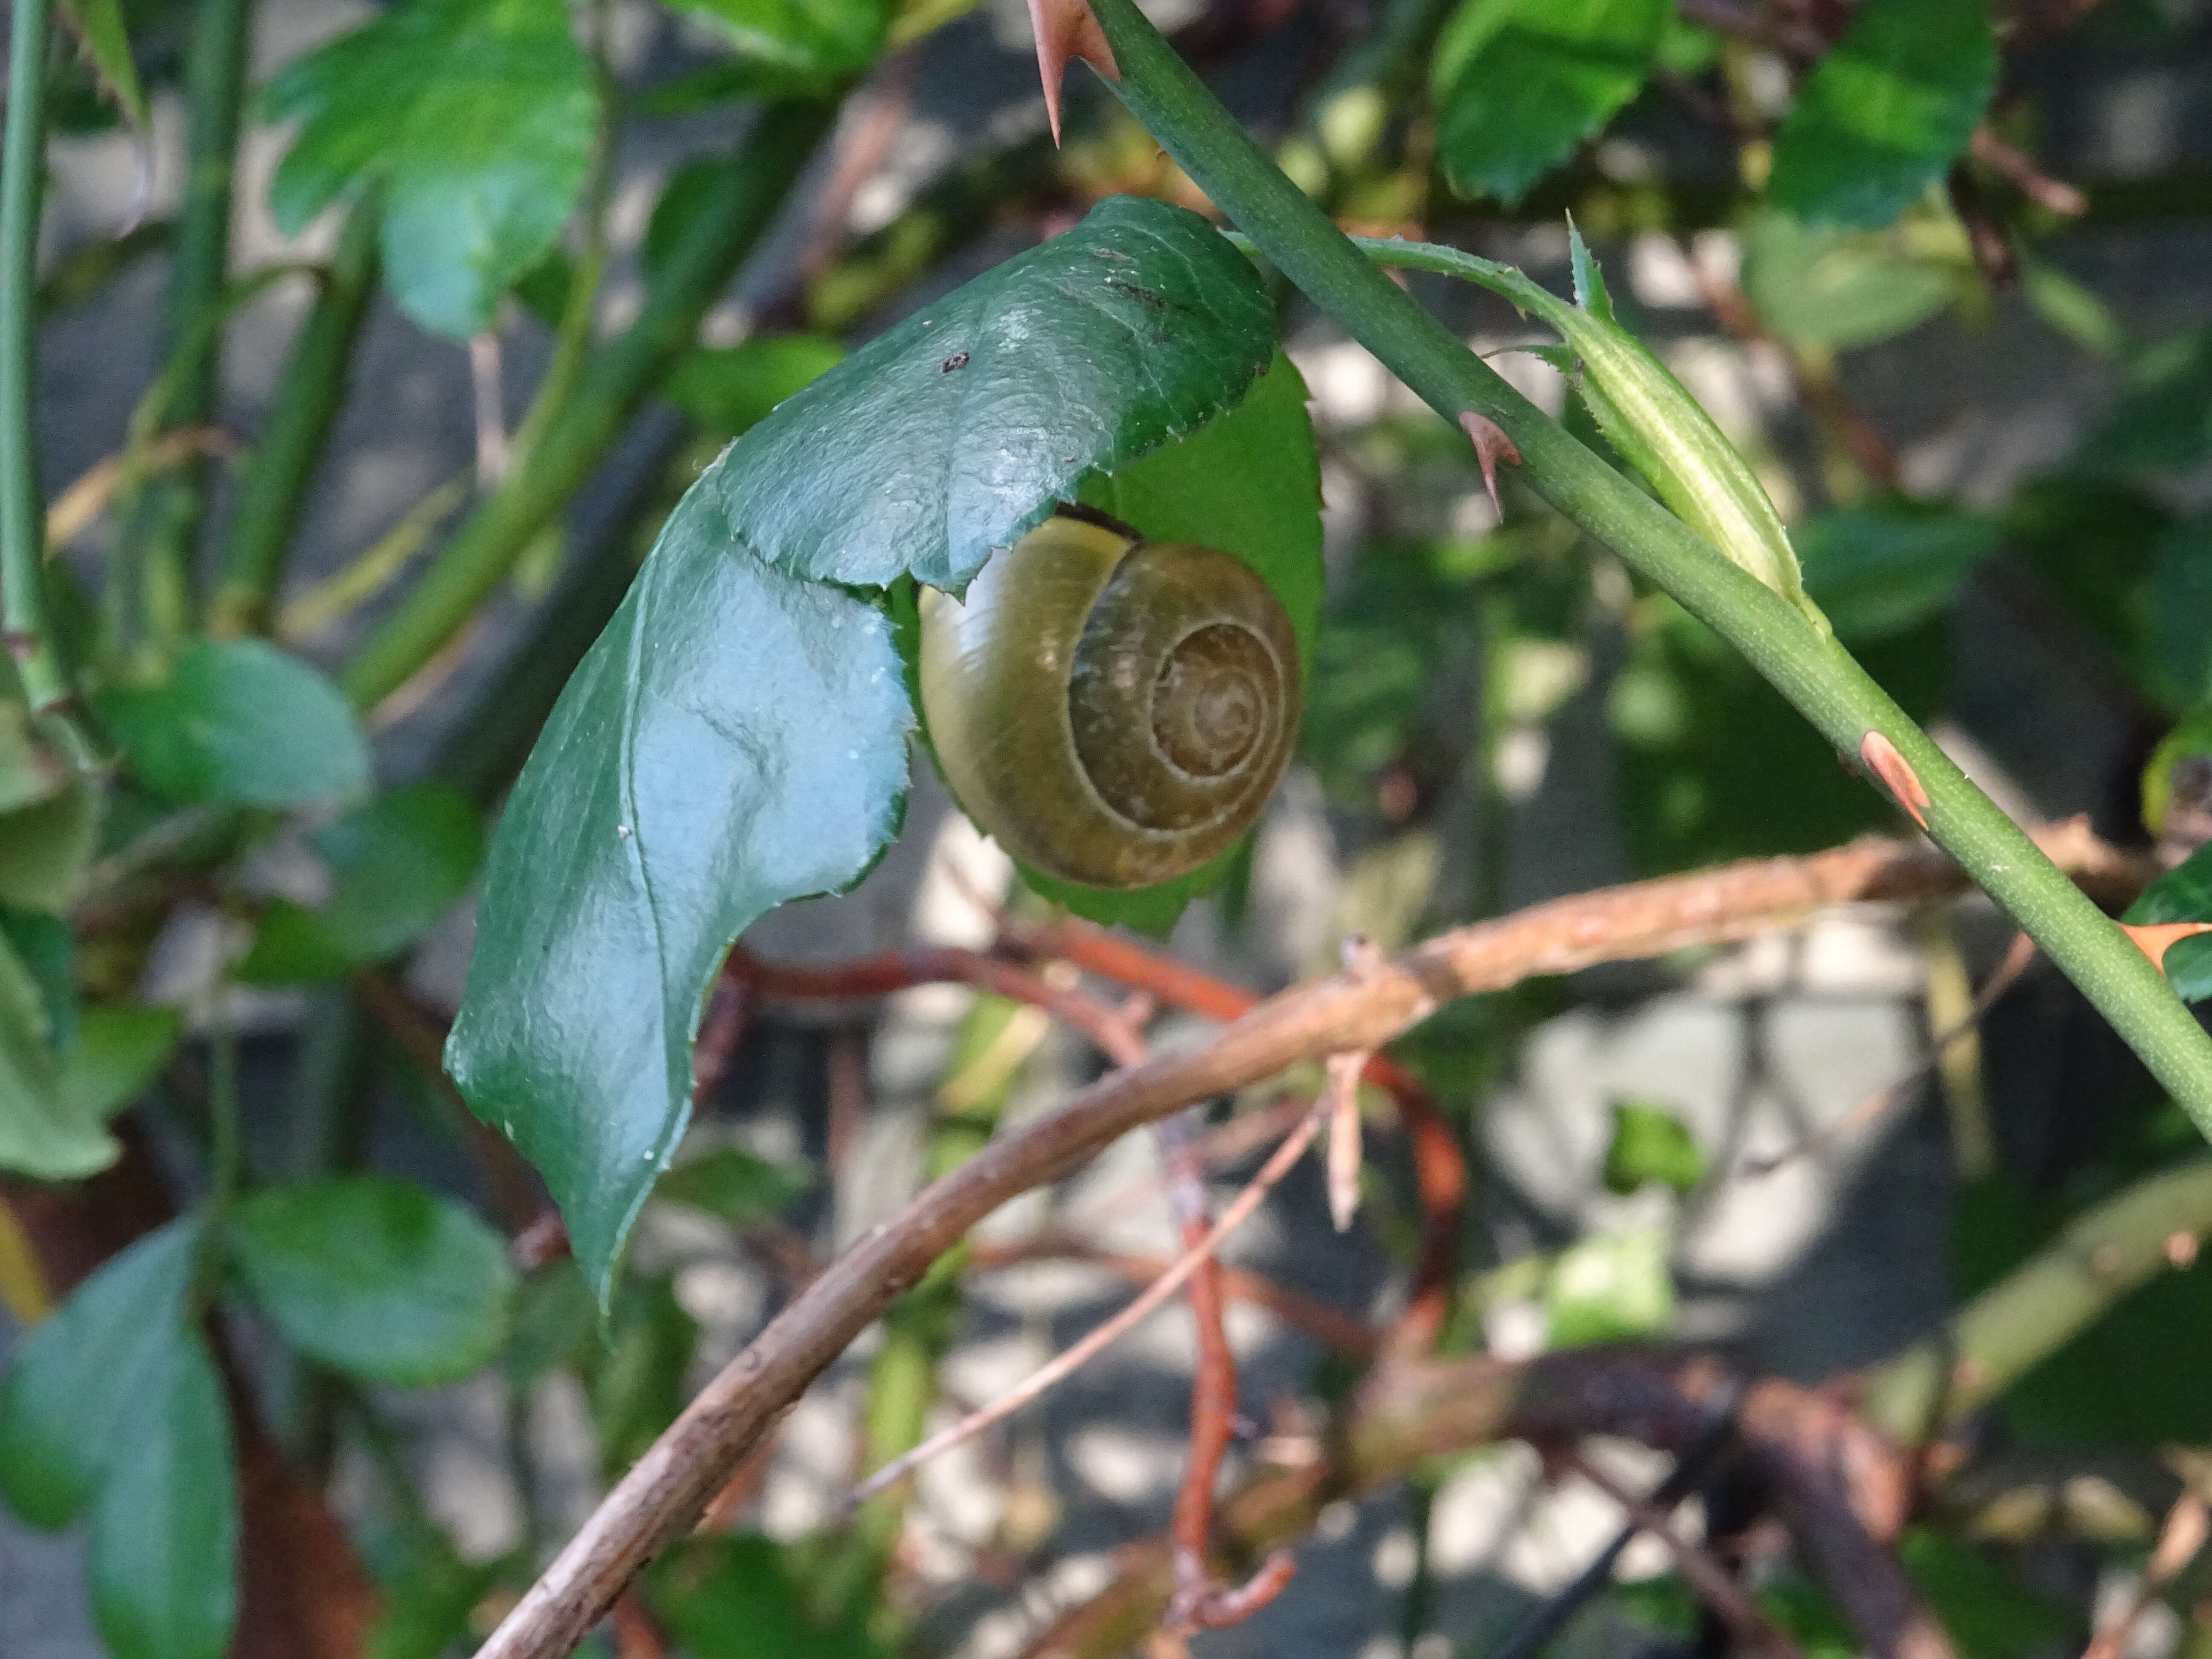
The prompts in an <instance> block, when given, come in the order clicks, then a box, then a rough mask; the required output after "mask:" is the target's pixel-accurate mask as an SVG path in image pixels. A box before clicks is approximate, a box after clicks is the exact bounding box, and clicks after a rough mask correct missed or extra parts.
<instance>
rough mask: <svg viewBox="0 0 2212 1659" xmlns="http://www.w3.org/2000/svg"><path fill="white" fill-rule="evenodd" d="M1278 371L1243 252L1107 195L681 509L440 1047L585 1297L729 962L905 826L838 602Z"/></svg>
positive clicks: (865, 366)
mask: <svg viewBox="0 0 2212 1659" xmlns="http://www.w3.org/2000/svg"><path fill="white" fill-rule="evenodd" d="M1271 356H1273V310H1272V308H1271V307H1270V306H1269V305H1268V303H1267V298H1266V295H1265V294H1264V292H1263V291H1262V289H1261V287H1260V283H1259V280H1258V278H1257V276H1255V274H1254V272H1253V270H1252V268H1251V265H1250V264H1249V262H1248V261H1246V260H1245V259H1244V258H1243V256H1241V255H1239V254H1238V253H1237V252H1235V251H1234V250H1233V249H1232V248H1231V247H1230V246H1229V245H1228V244H1227V243H1226V242H1225V241H1224V240H1222V239H1221V238H1220V236H1219V235H1218V234H1216V233H1215V232H1214V230H1213V229H1212V227H1210V226H1208V225H1207V224H1206V222H1205V221H1203V220H1202V219H1200V218H1199V217H1198V216H1195V215H1194V214H1190V213H1188V212H1185V211H1184V210H1182V209H1179V208H1173V207H1170V206H1167V205H1165V204H1161V203H1158V202H1152V201H1146V200H1139V199H1137V198H1134V197H1113V198H1111V199H1109V200H1108V201H1107V202H1105V203H1103V204H1101V205H1100V206H1099V207H1097V209H1096V210H1093V212H1092V213H1091V216H1090V217H1089V218H1087V219H1086V220H1085V221H1084V222H1083V223H1082V224H1081V225H1080V226H1079V227H1077V228H1075V229H1074V230H1073V231H1070V232H1068V233H1067V234H1065V235H1063V236H1060V237H1058V238H1055V239H1054V240H1052V241H1050V242H1048V243H1047V244H1045V245H1044V246H1042V247H1039V248H1036V249H1034V250H1032V251H1030V252H1028V253H1024V254H1022V255H1019V256H1018V257H1016V258H1013V259H1011V260H1008V261H1007V262H1006V264H1003V265H1001V266H1000V267H998V268H997V269H996V270H993V271H990V272H987V273H986V274H985V275H984V276H980V277H978V278H976V279H975V281H973V282H970V283H968V284H967V285H966V286H965V287H963V288H962V289H957V290H956V291H955V292H953V293H952V294H951V295H947V296H946V297H945V299H943V300H941V301H938V302H937V303H936V304H935V305H933V306H932V307H929V308H927V310H926V311H925V312H924V313H921V315H919V316H916V317H914V318H910V319H908V320H907V321H906V322H904V323H902V324H901V325H899V326H898V327H896V328H894V329H892V330H891V331H889V332H888V333H886V334H884V335H883V336H880V337H878V338H877V339H876V340H875V341H873V342H872V343H870V344H869V345H868V346H867V347H866V348H864V349H862V350H860V351H859V352H857V353H855V354H854V356H851V357H848V358H847V359H846V360H845V361H844V362H842V363H841V364H840V365H839V366H838V367H837V368H835V369H833V370H831V371H830V372H829V373H828V374H824V375H823V377H822V378H821V379H819V380H816V381H815V382H814V383H813V384H811V386H808V387H807V388H806V389H805V391H803V392H799V394H798V395H797V396H795V397H793V398H790V399H789V400H788V401H787V402H785V403H784V404H781V406H779V407H778V408H777V409H776V410H775V412H774V413H773V414H772V415H770V416H769V417H768V418H767V419H766V420H764V421H763V422H761V423H760V425H759V426H757V428H754V430H753V431H752V432H751V433H750V434H749V435H747V436H746V437H745V438H744V440H742V441H740V442H739V443H738V444H737V445H736V446H734V447H732V449H731V450H730V451H729V452H728V453H726V454H725V455H724V456H723V457H722V459H720V461H718V462H717V463H716V464H715V465H714V467H712V468H710V469H709V470H708V471H707V473H706V474H704V475H703V476H702V477H701V479H700V480H699V483H697V484H696V486H695V487H694V488H693V489H691V490H690V492H689V493H688V494H687V495H686V496H685V497H684V501H683V502H682V503H681V504H679V506H678V508H677V511H676V512H675V513H674V514H673V515H672V516H671V518H670V520H669V522H668V524H667V526H665V528H664V529H663V531H662V532H661V536H660V540H659V544H657V545H656V547H655V549H654V550H653V554H652V556H650V557H649V558H648V559H647V562H646V566H645V568H644V569H643V570H642V571H641V573H640V574H639V577H638V579H637V580H636V581H635V583H634V584H633V585H632V586H631V588H630V591H629V595H628V596H627V598H625V599H624V600H623V605H622V608H621V610H620V611H617V614H616V616H615V618H614V620H613V621H612V622H611V623H610V624H609V625H608V627H607V629H606V631H605V633H604V634H603V635H601V636H600V638H599V641H598V643H597V644H595V645H594V646H593V647H592V651H591V653H589V655H587V656H586V659H585V660H584V663H583V665H581V666H580V668H579V669H578V670H577V671H576V674H575V676H574V678H572V679H571V680H570V682H569V684H568V689H567V690H566V691H564V692H563V693H562V698H561V701H560V703H559V705H558V706H557V707H556V709H555V710H554V713H553V716H552V718H551V720H550V721H549V722H548V723H547V726H546V728H545V731H544V735H543V736H542V737H541V738H539V740H538V746H537V748H536V750H534V751H533V753H532V756H531V758H530V761H529V763H528V764H527V765H526V767H525V768H524V769H523V774H522V777H521V779H520V781H519V782H518V784H517V785H516V787H515V792H514V794H513V797H512V799H510V800H509V802H508V805H507V811H506V813H505V815H504V816H503V817H502V819H501V823H500V827H499V830H498V833H497V835H496V836H495V839H494V842H493V846H492V851H491V856H490V860H489V866H488V868H487V871H486V874H485V879H484V892H483V905H482V909H481V913H480V915H481V921H480V927H479V932H478V935H477V951H476V957H475V960H474V961H473V963H471V968H470V974H469V986H468V994H467V996H466V998H465V1001H464V1003H463V1006H462V1008H461V1012H460V1015H459V1018H458V1019H457V1020H456V1022H455V1024H454V1028H453V1036H452V1038H451V1039H450V1041H449V1042H448V1044H447V1064H448V1066H450V1067H451V1069H452V1071H453V1076H454V1079H455V1080H456V1081H457V1082H459V1085H460V1086H461V1088H462V1091H463V1092H464V1093H465V1095H466V1096H467V1097H468V1099H469V1101H470V1103H471V1106H472V1107H473V1108H474V1109H475V1110H476V1111H477V1114H478V1115H480V1116H482V1117H483V1119H484V1120H485V1121H487V1122H489V1123H492V1124H495V1125H496V1126H497V1127H500V1128H501V1131H502V1132H503V1133H506V1134H507V1135H508V1137H509V1138H510V1139H513V1141H514V1143H515V1144H516V1145H517V1146H519V1147H520V1149H521V1150H522V1152H523V1153H524V1155H525V1156H526V1157H527V1158H529V1159H530V1160H531V1162H532V1164H535V1165H536V1166H537V1167H538V1170H539V1172H540V1173H541V1174H542V1175H543V1176H544V1177H545V1180H546V1183H547V1185H548V1187H549V1188H550V1190H551V1192H552V1193H553V1195H554V1197H555V1199H556V1201H557V1202H558V1203H559V1204H560V1206H561V1210H562V1214H563V1216H564V1217H565V1218H567V1220H568V1229H569V1235H570V1237H571V1239H572V1240H573V1241H574V1244H575V1248H576V1252H577V1255H578V1258H579V1260H580V1261H581V1262H582V1263H583V1264H584V1266H585V1267H586V1272H587V1273H589V1274H590V1276H591V1278H592V1280H593V1282H594V1285H595V1288H596V1289H597V1290H598V1291H599V1295H600V1297H601V1298H602V1301H603V1302H604V1300H605V1297H607V1295H608V1294H609V1291H610V1288H611V1283H612V1277H613V1271H614V1263H615V1260H616V1257H617V1255H618V1254H619V1252H620V1250H621V1248H622V1243H623V1238H624V1237H625V1236H626V1235H627V1234H628V1232H629V1226H630V1224H631V1222H632V1220H633V1219H634V1218H635V1216H636V1213H637V1211H638V1207H639V1206H641V1204H642V1203H643V1202H644V1201H645V1199H646V1196H647V1194H648V1193H649V1192H650V1191H651V1189H652V1186H653V1179H654V1177H655V1176H657V1175H658V1174H659V1171H660V1170H661V1169H662V1168H663V1167H664V1165H665V1164H666V1162H667V1160H668V1158H669V1157H670V1155H671V1153H672V1152H673V1151H674V1149H675V1147H676V1146H677V1144H678V1141H679V1140H680V1139H681V1138H682V1135H683V1132H684V1125H685V1123H686V1121H688V1118H689V1115H690V1087H691V1066H690V1048H691V1039H692V1035H693V1033H694V1031H695V1030H696V1026H697V1024H698V1019H699V1013H700V1006H701V999H702V996H703V994H704V993H705V991H706V988H707V987H708V983H709V981H711V979H712V977H713V975H714V972H715V971H716V969H718V968H719V966H720V962H721V959H722V957H723V955H724V954H725V952H726V950H727V947H728V945H729V942H730V940H731V939H733V938H734V937H735V936H736V935H737V933H738V932H739V931H741V930H742V929H743V928H744V927H745V926H747V925H748V924H749V923H750V922H751V921H753V920H754V919H755V918H757V917H758V916H759V915H763V913H764V912H766V911H767V910H769V909H770V908H773V907H774V906H775V905H777V904H780V903H781V902H784V901H785V900H787V899H790V898H796V897H800V896H805V895H808V894H813V893H820V892H829V891H836V890H841V889H842V888H843V887H845V886H847V885H848V884H850V883H852V882H853V881H854V880H855V879H857V878H859V877H860V875H861V874H862V873H863V872H866V869H867V868H868V866H870V864H871V863H872V861H873V860H874V859H875V857H876V855H877V854H878V852H879V851H880V850H881V848H883V847H884V844H885V842H887V841H888V840H889V839H890V836H891V835H892V833H893V832H894V831H895V829H896V826H897V823H898V819H899V815H900V812H901V811H902V804H903V800H904V794H905V786H906V755H905V737H906V733H907V732H908V730H909V729H910V728H911V726H912V724H913V714H912V711H911V708H909V706H908V698H907V693H906V685H905V677H904V673H903V670H902V663H901V661H900V659H899V657H898V654H897V652H896V649H895V647H894V645H893V642H892V637H891V624H890V619H889V617H887V616H886V615H885V614H884V611H883V610H882V609H880V608H878V606H876V605H872V604H870V603H868V602H867V601H866V600H865V599H861V598H859V597H856V596H854V594H852V593H850V592H847V591H845V589H844V587H843V586H829V584H832V583H835V584H841V585H842V584H851V585H857V586H883V585H884V584H886V583H889V582H890V581H891V580H894V579H896V578H897V577H899V576H901V575H902V574H906V573H909V572H910V573H911V574H915V575H916V576H918V577H921V579H923V580H927V581H930V582H931V583H933V584H934V585H941V586H948V587H952V588H956V589H957V588H959V587H963V586H964V585H965V584H966V582H967V580H969V577H971V576H972V575H973V574H975V570H976V569H978V568H981V564H982V562H983V561H984V560H985V559H986V558H987V557H988V556H990V553H991V551H992V550H993V549H994V548H996V547H1001V546H1006V545H1008V544H1011V543H1012V541H1013V540H1015V539H1016V538H1018V536H1019V535H1020V534H1021V533H1022V532H1024V531H1025V530H1027V529H1028V528H1030V526H1033V525H1035V524H1036V523H1038V522H1039V521H1040V520H1042V519H1043V518H1044V517H1045V516H1046V515H1047V514H1048V513H1049V512H1050V511H1051V510H1052V507H1053V506H1054V502H1055V501H1058V500H1059V499H1061V498H1062V497H1064V496H1065V495H1068V494H1069V493H1070V492H1072V491H1073V489H1074V487H1075V485H1076V483H1078V482H1079V480H1080V479H1081V478H1082V477H1084V476H1085V474H1086V473H1088V472H1090V471H1092V470H1094V469H1097V468H1106V469H1111V468H1113V467H1116V466H1119V465H1122V464H1124V463H1125V462H1127V461H1129V460H1131V459H1134V458H1135V457H1136V456H1137V455H1138V454H1139V453H1142V452H1144V451H1145V450H1146V449H1149V448H1151V447H1154V446H1156V445H1158V444H1159V443H1161V442H1163V441H1165V440H1166V439H1168V438H1170V437H1173V436H1175V435H1178V434H1180V433H1182V432H1185V431H1188V430H1191V429H1194V428H1196V427H1198V426H1200V425H1201V424H1203V422H1205V421H1206V419H1207V418H1208V417H1210V416H1212V415H1213V414H1215V413H1217V412H1218V410H1222V409H1224V408H1225V407H1228V406H1229V405H1231V404H1234V403H1235V402H1236V401H1237V399H1238V398H1239V397H1240V396H1241V395H1242V394H1243V392H1244V391H1245V389H1246V388H1247V387H1248V386H1249V385H1250V383H1251V380H1252V379H1253V377H1254V375H1255V374H1257V373H1258V371H1259V370H1260V369H1261V368H1262V367H1263V366H1264V365H1265V364H1266V363H1267V362H1268V361H1269V359H1270V357H1271Z"/></svg>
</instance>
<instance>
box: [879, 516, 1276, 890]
mask: <svg viewBox="0 0 2212 1659" xmlns="http://www.w3.org/2000/svg"><path fill="white" fill-rule="evenodd" d="M921 702H922V710H923V714H924V715H925V717H926V718H927V720H928V722H929V732H930V738H931V741H932V742H933V744H934V745H935V747H936V750H937V757H938V763H939V766H940V767H941V768H942V769H943V770H944V772H945V780H946V781H947V782H949V783H950V784H951V787H952V791H953V793H954V794H955V795H956V796H957V797H958V798H959V800H960V803H961V805H963V807H964V808H965V809H966V810H967V811H968V814H969V817H972V818H973V819H974V820H975V823H977V825H978V826H979V827H981V829H984V830H985V831H987V833H988V834H990V835H991V836H994V837H995V838H996V839H997V841H998V842H999V843H1000V845H1001V846H1002V847H1004V848H1006V851H1007V852H1009V853H1011V854H1013V855H1014V856H1015V857H1016V858H1018V859H1020V860H1023V861H1024V863H1026V864H1028V865H1030V866H1032V867H1033V868H1035V869H1037V870H1040V871H1042V872H1044V873H1045V874H1047V875H1049V876H1055V877H1058V878H1060V879H1061V880H1064V881H1072V882H1079V883H1082V884H1086V885H1089V886H1093V887H1118V888H1129V887H1150V886H1152V885H1155V884H1158V883H1160V882H1163V881H1166V880H1169V879H1170V878H1173V877H1176V876H1179V875H1182V874H1183V873H1184V872H1187V871H1190V870H1194V869H1196V868H1197V867H1198V866H1200V865H1201V864H1204V863H1205V862H1206V860H1208V859H1210V858H1212V857H1213V856H1214V855H1215V854H1218V853H1219V852H1221V851H1222V850H1223V849H1225V848H1227V847H1229V846H1231V844H1233V843H1234V842H1236V840H1237V837H1238V836H1242V835H1243V833H1244V831H1245V830H1246V829H1249V828H1250V827H1251V825H1252V823H1254V821H1255V820H1256V819H1257V818H1258V817H1259V816H1260V812H1261V809H1262V808H1263V807H1265V806H1266V805H1267V799H1268V797H1269V796H1270V795H1272V794H1273V793H1274V789H1275V785H1276V783H1277V782H1278V781H1279V780H1280V779H1281V777H1282V775H1283V768H1284V767H1285V765H1286V764H1287V763H1289V760H1290V757H1291V746H1292V744H1293V743H1294V742H1295V741H1296V739H1297V729H1298V714H1299V710H1300V707H1301V688H1300V684H1299V674H1298V649H1297V638H1296V636H1295V635H1293V634H1292V632H1291V620H1290V617H1288V616H1287V615H1286V614H1285V611H1284V610H1283V608H1282V606H1281V605H1280V604H1279V603H1278V602H1277V600H1276V599H1275V596H1274V595H1273V593H1271V592H1269V591H1268V590H1267V584H1266V583H1265V582H1263V581H1261V580H1260V578H1259V576H1258V575H1257V574H1255V573H1254V571H1253V570H1252V569H1251V568H1250V567H1249V566H1248V565H1246V564H1244V563H1243V562H1242V561H1240V560H1238V559H1236V558H1234V557H1232V556H1230V555H1229V554H1226V553H1222V552H1218V551H1216V550H1213V549H1212V548H1208V547H1197V546H1194V545H1191V544H1186V543H1179V542H1147V541H1145V540H1143V539H1141V538H1139V537H1138V536H1137V535H1135V533H1134V532H1131V531H1129V530H1128V529H1127V527H1126V526H1120V525H1116V524H1115V523H1113V522H1112V521H1111V520H1102V519H1101V518H1100V517H1098V516H1097V515H1091V514H1089V513H1082V512H1080V511H1079V510H1077V511H1071V510H1069V509H1066V508H1062V509H1061V510H1060V512H1059V513H1055V514H1054V516H1053V517H1051V518H1049V519H1048V520H1045V521H1044V523H1042V525H1040V526H1037V527H1036V529H1035V530H1032V531H1031V532H1030V533H1029V534H1028V535H1026V536H1024V537H1023V538H1022V539H1021V540H1020V541H1018V542H1017V543H1016V544H1014V545H1013V546H1012V547H1011V548H1008V549H1006V550H1003V551H1001V552H1000V553H999V554H997V555H996V556H994V557H993V558H992V560H991V561H990V562H989V563H987V564H986V565H985V566H984V567H983V570H982V574H980V575H979V576H977V577H976V579H975V582H974V583H973V584H972V585H971V586H969V590H968V596H967V598H966V599H965V600H964V601H963V600H960V599H952V598H951V597H950V596H949V595H946V594H944V593H939V592H936V591H934V590H931V589H925V590H924V592H923V594H922V600H921Z"/></svg>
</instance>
